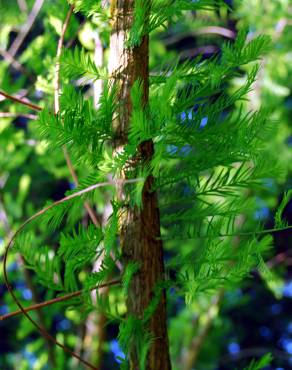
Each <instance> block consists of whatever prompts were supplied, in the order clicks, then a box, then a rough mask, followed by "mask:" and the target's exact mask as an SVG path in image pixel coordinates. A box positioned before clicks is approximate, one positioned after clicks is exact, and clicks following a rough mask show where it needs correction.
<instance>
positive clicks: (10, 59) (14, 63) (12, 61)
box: [0, 48, 31, 78]
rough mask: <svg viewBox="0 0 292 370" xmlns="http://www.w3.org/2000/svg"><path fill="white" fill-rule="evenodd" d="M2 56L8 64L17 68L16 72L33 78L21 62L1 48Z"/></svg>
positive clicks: (0, 53)
mask: <svg viewBox="0 0 292 370" xmlns="http://www.w3.org/2000/svg"><path fill="white" fill-rule="evenodd" d="M0 55H1V56H2V58H3V59H4V60H5V61H6V62H7V63H9V64H10V65H12V67H13V68H15V69H16V70H18V71H20V72H21V73H23V74H25V75H26V76H27V77H28V78H31V77H30V74H29V72H28V71H27V69H26V68H25V67H24V66H23V65H22V64H21V63H19V61H18V60H16V59H15V58H14V57H13V56H12V55H11V54H9V52H8V51H6V50H5V49H2V48H0Z"/></svg>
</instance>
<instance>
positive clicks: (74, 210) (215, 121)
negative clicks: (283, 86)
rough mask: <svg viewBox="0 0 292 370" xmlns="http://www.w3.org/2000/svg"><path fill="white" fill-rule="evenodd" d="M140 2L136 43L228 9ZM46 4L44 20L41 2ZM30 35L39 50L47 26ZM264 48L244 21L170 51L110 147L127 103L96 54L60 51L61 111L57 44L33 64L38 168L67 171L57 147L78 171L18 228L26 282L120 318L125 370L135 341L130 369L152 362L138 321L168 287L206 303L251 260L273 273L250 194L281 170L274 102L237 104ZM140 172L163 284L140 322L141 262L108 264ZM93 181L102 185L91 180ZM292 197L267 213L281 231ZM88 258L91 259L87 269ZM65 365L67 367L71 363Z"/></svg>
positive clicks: (11, 162) (132, 42)
mask: <svg viewBox="0 0 292 370" xmlns="http://www.w3.org/2000/svg"><path fill="white" fill-rule="evenodd" d="M70 3H71V4H73V5H74V6H75V10H74V11H75V14H76V15H78V16H82V17H84V19H85V20H87V21H91V20H92V19H95V18H96V19H98V20H99V21H100V20H102V21H103V22H110V16H109V10H108V9H107V7H103V6H101V4H100V2H98V1H92V0H82V1H80V0H76V1H73V0H72V1H70ZM147 3H148V2H144V1H135V12H134V14H135V18H134V23H133V27H132V28H131V29H130V30H129V31H128V34H127V38H126V45H127V48H135V47H137V46H138V45H139V44H140V43H141V40H142V38H143V36H145V35H149V34H151V35H152V34H155V33H156V32H159V31H160V30H161V28H162V27H164V28H165V29H167V28H168V26H169V25H170V24H172V25H173V24H176V23H179V22H181V21H182V19H183V17H184V16H185V14H187V12H190V11H196V12H198V14H200V13H199V12H203V14H212V12H213V11H218V9H219V10H220V9H222V8H224V9H226V5H225V4H224V3H223V2H221V1H215V0H214V1H213V0H212V1H211V0H201V1H191V0H182V1H169V0H167V1H166V0H155V1H153V2H152V6H151V8H147V6H146V5H145V4H147ZM44 11H47V13H45V14H48V15H49V16H50V17H51V18H50V19H51V20H52V16H53V15H52V14H50V10H49V9H47V10H44ZM54 16H56V15H54ZM64 17H65V14H63V16H62V18H64ZM146 19H147V21H146ZM45 27H46V28H48V27H49V26H48V25H47V24H45ZM50 27H51V26H50ZM72 27H74V22H73V24H72ZM109 32H110V29H109V31H108V33H109ZM108 38H109V34H108V35H107V39H108ZM39 42H40V43H41V44H43V45H44V50H46V48H47V41H46V36H44V37H43V39H42V40H40V41H39ZM107 46H108V45H107ZM270 48H271V42H270V38H269V37H268V36H264V35H260V36H257V37H255V38H252V39H247V31H246V30H241V31H240V32H239V33H238V35H237V38H236V40H235V41H234V42H226V43H224V44H223V46H222V48H221V52H220V53H218V55H215V56H213V57H212V58H209V59H204V58H201V57H198V58H195V59H193V60H190V61H186V62H181V61H178V60H173V61H169V63H168V65H166V66H164V67H161V70H160V71H157V70H156V72H155V73H152V71H150V76H149V82H150V86H149V101H148V102H147V104H146V106H145V105H144V104H143V98H142V96H143V91H142V82H141V81H140V80H137V81H135V83H134V84H133V86H132V89H131V102H132V111H131V118H130V123H129V127H128V128H127V136H128V140H127V143H126V145H125V146H124V147H123V149H122V150H121V151H119V152H118V153H117V151H116V148H115V142H116V140H117V138H116V132H115V130H114V128H113V125H114V121H115V119H116V115H117V114H118V113H117V112H121V111H122V110H121V109H120V107H121V104H122V102H121V101H120V100H119V99H118V98H117V96H118V94H117V93H118V90H119V86H118V83H116V82H114V81H113V80H112V77H111V76H110V75H109V73H108V71H107V67H106V66H103V67H98V66H96V65H95V63H94V60H93V57H92V55H91V53H90V52H89V51H86V50H85V48H83V47H82V48H81V47H79V46H77V47H76V48H74V49H72V50H70V49H67V50H66V49H65V50H64V52H63V53H62V56H61V59H60V78H61V94H60V111H59V112H58V113H57V114H53V110H52V102H53V95H52V74H53V71H52V69H51V64H50V62H52V60H53V58H54V57H53V53H50V52H49V53H48V55H47V56H46V57H45V59H46V60H45V61H39V63H40V64H42V75H43V76H45V75H46V74H47V78H46V81H45V84H46V85H47V88H46V89H45V92H46V95H45V97H44V98H42V100H41V102H40V104H41V105H42V106H44V107H45V108H44V109H42V111H41V112H40V113H39V114H38V118H37V121H36V122H35V125H34V127H33V129H32V130H31V131H30V134H31V135H33V138H34V140H37V149H35V150H36V152H37V151H38V153H39V154H40V156H43V157H44V156H47V159H45V158H43V163H45V164H46V162H48V163H49V162H51V163H50V164H48V167H47V170H48V171H51V172H54V175H55V176H56V177H58V176H59V177H62V174H64V173H66V174H67V172H66V171H67V170H66V169H65V163H64V161H63V160H61V159H60V157H61V156H62V150H63V148H64V147H65V148H66V150H67V151H68V153H69V154H70V158H71V160H72V166H73V167H74V169H75V171H76V172H77V174H78V180H79V181H78V184H75V187H74V188H73V189H71V190H70V191H67V193H66V196H69V198H68V199H64V201H61V202H59V203H57V204H55V205H53V206H52V207H50V208H49V209H48V210H47V211H45V212H44V213H43V214H41V215H40V216H39V217H37V218H36V219H35V220H34V221H33V222H31V223H30V224H28V225H27V226H25V227H24V228H23V230H22V231H21V232H20V233H19V234H18V235H17V237H16V240H15V242H14V247H15V248H14V250H15V251H17V252H19V253H20V254H21V255H22V256H23V257H24V259H25V263H26V265H27V267H28V268H29V269H30V270H31V271H33V273H34V275H33V276H34V280H35V282H37V283H38V284H40V285H43V286H44V287H45V288H46V289H49V290H52V291H57V292H58V294H65V293H70V292H74V291H77V290H80V289H81V290H84V294H83V295H81V298H80V299H79V300H72V301H68V302H67V305H68V307H71V308H72V309H74V310H75V311H77V310H82V312H83V314H84V316H85V317H87V316H88V315H89V314H90V312H92V311H94V312H102V313H104V314H105V315H106V316H107V318H108V320H109V321H110V320H111V322H114V323H116V324H118V325H119V334H118V340H119V343H120V347H121V349H122V351H123V352H124V356H123V357H120V358H119V361H120V362H121V368H122V369H128V368H129V366H130V365H129V359H130V353H131V351H132V348H133V347H135V350H136V352H137V354H138V360H139V369H141V370H146V369H147V356H148V353H149V349H150V347H151V344H152V343H153V341H155V340H156V339H157V338H155V337H153V335H152V333H151V332H149V331H148V330H147V329H146V327H147V323H148V322H149V321H150V320H151V317H152V315H153V313H154V312H155V310H156V308H157V307H158V305H159V302H160V299H161V295H162V292H163V291H164V290H166V292H167V298H169V297H170V291H171V290H174V291H175V294H176V296H177V297H183V298H184V300H185V303H186V305H187V306H188V307H192V305H193V304H194V303H195V302H196V301H197V300H198V301H199V300H200V299H202V297H204V299H206V300H209V299H210V297H211V296H212V295H214V294H216V293H217V292H218V291H219V290H223V289H224V291H229V290H234V289H235V288H236V287H239V286H241V284H242V282H243V281H244V279H246V278H247V277H250V275H251V272H252V271H254V269H256V268H259V270H260V271H264V272H266V275H269V274H268V271H269V269H268V268H267V266H266V265H265V262H264V260H265V257H266V255H268V254H269V253H270V250H271V248H272V244H273V241H272V237H271V236H270V235H265V236H264V235H262V231H263V225H261V224H260V223H258V224H256V223H255V222H250V219H251V218H252V217H253V214H254V212H255V210H256V203H255V196H254V195H255V194H256V192H257V191H258V189H263V188H264V187H265V180H266V179H267V178H281V177H283V168H282V167H281V166H280V164H279V165H278V164H277V161H276V158H271V157H269V158H268V157H267V155H266V153H267V145H268V143H269V142H270V141H271V139H272V138H273V136H275V135H276V133H277V131H276V130H277V129H276V125H275V124H274V122H273V121H271V120H270V118H269V116H270V112H269V111H267V110H265V109H259V110H257V111H252V110H250V111H248V112H247V111H246V109H245V105H246V101H247V99H248V94H249V93H250V92H251V91H252V89H253V86H254V83H255V82H256V80H257V77H258V73H259V69H260V64H258V63H260V61H261V58H263V57H264V55H265V54H266V53H268V52H269V50H270ZM150 52H151V43H150ZM31 68H32V69H33V68H34V67H33V66H31ZM121 73H122V72H121ZM2 74H3V72H2ZM239 76H240V77H243V76H244V79H242V84H241V85H240V86H238V87H236V88H235V89H231V88H230V85H231V83H232V81H233V80H234V78H238V77H239ZM43 78H44V77H43ZM97 80H102V81H103V91H102V93H101V96H100V98H99V104H98V106H97V107H96V106H95V105H94V103H93V99H92V97H91V96H90V94H88V91H87V87H88V85H90V84H92V83H96V81H97ZM43 81H44V80H43ZM37 84H40V78H39V79H38V82H37ZM6 85H7V84H6ZM83 85H84V86H83ZM12 92H13V91H12ZM14 106H16V105H14V104H13V107H14ZM13 136H16V135H15V133H14V132H13V131H12V130H11V129H10V128H7V129H5V130H4V131H2V132H1V139H0V140H1V142H3V143H4V144H5V143H8V142H9V141H11V140H12V137H13ZM149 140H151V141H152V142H153V143H154V154H153V156H152V158H151V160H150V161H149V162H147V163H145V161H143V158H140V157H139V154H140V151H139V148H140V146H141V144H143V143H145V142H147V141H149ZM18 141H19V143H22V144H23V142H24V141H25V139H24V138H23V137H20V138H19V137H17V138H16V137H15V138H14V139H13V142H14V145H15V146H17V145H20V144H19V143H18ZM1 147H2V145H1ZM20 150H21V155H18V154H17V153H16V152H14V154H13V157H11V159H10V157H9V159H8V157H5V158H4V155H3V156H1V168H3V172H5V171H10V170H11V168H12V167H13V168H16V167H18V166H20V165H22V163H23V162H24V161H25V158H29V156H30V151H31V150H32V149H31V148H24V147H23V146H21V149H20ZM1 151H3V149H1ZM8 155H9V156H10V154H9V151H8ZM3 158H4V159H3ZM48 158H50V160H49V159H48ZM40 161H41V160H40ZM52 162H54V163H55V164H54V165H52ZM271 162H273V166H271ZM133 163H134V165H133ZM44 167H46V166H44ZM124 175H125V178H127V180H130V181H129V183H127V182H126V184H125V197H124V199H121V198H120V197H119V194H118V189H119V182H120V181H121V179H122V178H123V176H124ZM149 176H151V177H152V176H153V178H154V182H153V187H152V191H153V192H154V191H156V192H157V194H158V198H159V209H160V215H161V239H162V240H163V241H164V246H165V254H166V256H167V258H166V261H165V280H164V281H160V282H158V283H157V285H156V288H155V289H154V291H153V299H152V301H151V303H150V304H149V306H148V307H147V308H146V310H145V312H144V316H143V318H138V317H134V316H132V315H127V314H126V312H125V302H126V300H127V295H128V291H129V289H130V286H131V280H132V278H133V276H134V275H135V274H136V273H138V272H139V269H140V266H139V264H137V263H136V262H135V261H131V262H130V263H128V264H127V265H126V266H123V271H119V269H118V268H117V266H116V265H117V262H118V261H120V260H121V259H122V251H121V250H120V242H119V237H120V235H121V221H120V220H121V217H122V214H123V212H124V210H125V207H136V208H137V209H139V208H141V207H142V206H143V202H142V196H143V188H144V183H145V181H146V180H147V178H148V177H149ZM131 180H133V181H131ZM100 182H101V183H105V185H104V186H102V187H100V188H99V187H95V185H96V184H98V183H100ZM79 193H80V194H79ZM72 195H73V197H71V198H70V196H72ZM46 198H49V196H48V197H46ZM105 199H107V203H108V204H109V205H110V207H111V215H110V216H109V217H108V218H107V220H106V222H104V223H103V224H102V223H101V222H100V225H96V224H95V223H93V222H92V221H91V220H90V219H89V218H88V217H87V216H86V213H85V210H84V207H83V206H84V204H88V205H91V207H93V208H95V210H96V211H97V213H98V214H99V216H100V218H101V219H102V212H103V211H104V208H105V203H106V201H105ZM290 199H291V191H290V192H287V194H286V195H285V196H284V199H283V201H282V203H281V205H280V207H279V208H278V211H277V213H276V216H275V228H276V229H282V228H286V227H288V225H287V223H286V222H285V221H283V211H284V209H285V207H286V206H287V204H288V202H289V201H290ZM52 204H53V203H52V202H49V203H47V205H52ZM38 206H39V205H38ZM33 211H35V208H34V206H31V207H30V209H27V210H26V212H25V214H26V215H31V214H32V213H33ZM17 224H18V225H19V224H20V217H19V218H18V220H17ZM241 234H242V235H244V236H240V235H241ZM136 242H137V243H139V240H137V241H136ZM48 245H50V246H48ZM9 257H10V258H12V257H11V256H10V255H9ZM9 262H11V259H9ZM122 262H123V261H122ZM96 263H98V264H99V269H98V271H93V270H92V266H93V265H94V264H96ZM117 276H119V277H120V278H121V284H122V287H123V289H117V288H115V287H112V288H109V290H110V293H108V297H104V293H102V292H100V291H98V290H96V294H97V298H96V299H95V302H94V303H93V300H92V297H91V295H90V292H91V291H92V290H93V289H94V287H96V285H99V284H102V283H106V282H107V281H109V280H111V279H112V278H113V277H117ZM10 278H12V276H11V277H10ZM169 299H170V298H169ZM66 345H68V346H70V347H73V345H76V340H74V341H73V342H72V341H71V342H70V340H68V341H67V343H66ZM172 345H173V348H172ZM170 346H171V348H170V351H171V355H172V359H173V367H174V369H176V368H177V369H178V368H179V367H178V366H177V362H176V360H177V353H176V350H175V346H176V343H175V341H174V340H173V339H172V337H171V338H170ZM64 361H65V360H64ZM69 361H70V360H67V365H66V364H65V365H63V367H62V368H64V369H65V368H69V366H70V365H69V364H70V362H69ZM270 361H271V358H270V356H265V357H263V358H262V359H261V360H259V361H258V362H255V361H254V362H252V363H251V364H250V366H249V367H247V368H246V369H249V370H252V369H254V370H256V369H262V368H264V366H266V365H267V364H268V363H270ZM66 366H67V367H66ZM60 369H61V367H60Z"/></svg>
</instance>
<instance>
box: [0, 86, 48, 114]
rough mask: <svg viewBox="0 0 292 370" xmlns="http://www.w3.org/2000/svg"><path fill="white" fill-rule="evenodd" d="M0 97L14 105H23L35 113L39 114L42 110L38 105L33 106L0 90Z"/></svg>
mask: <svg viewBox="0 0 292 370" xmlns="http://www.w3.org/2000/svg"><path fill="white" fill-rule="evenodd" d="M0 95H2V96H4V97H5V98H6V99H9V100H11V101H14V102H15V103H19V104H22V105H25V106H27V107H29V108H31V109H32V110H35V111H38V112H40V111H41V110H42V108H41V107H39V106H38V105H35V104H33V103H31V102H29V101H27V100H26V99H21V98H18V97H17V96H13V95H10V94H8V93H6V92H5V91H3V90H0Z"/></svg>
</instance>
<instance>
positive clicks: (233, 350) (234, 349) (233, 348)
mask: <svg viewBox="0 0 292 370" xmlns="http://www.w3.org/2000/svg"><path fill="white" fill-rule="evenodd" d="M228 352H229V353H230V354H232V355H236V354H237V353H239V352H240V345H239V344H238V343H236V342H231V343H229V344H228Z"/></svg>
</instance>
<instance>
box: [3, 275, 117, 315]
mask: <svg viewBox="0 0 292 370" xmlns="http://www.w3.org/2000/svg"><path fill="white" fill-rule="evenodd" d="M120 282H121V280H120V279H117V280H111V281H108V282H107V283H105V284H100V285H96V286H94V287H93V288H90V290H91V291H92V290H97V289H102V288H105V287H109V286H112V285H117V284H119V283H120ZM84 292H85V291H84V290H78V291H76V292H73V293H69V294H66V295H63V296H61V297H57V298H53V299H49V300H47V301H44V302H41V303H37V304H33V305H31V306H29V307H25V308H24V310H25V312H30V311H35V310H39V309H40V308H44V307H48V306H51V305H52V304H56V303H60V302H64V301H68V300H69V299H72V298H75V297H79V296H80V295H81V294H82V293H84ZM22 313H23V311H22V310H17V311H14V312H10V313H7V314H5V315H2V316H0V321H3V320H7V319H10V318H12V317H15V316H18V315H20V314H22Z"/></svg>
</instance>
